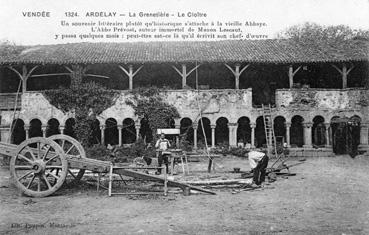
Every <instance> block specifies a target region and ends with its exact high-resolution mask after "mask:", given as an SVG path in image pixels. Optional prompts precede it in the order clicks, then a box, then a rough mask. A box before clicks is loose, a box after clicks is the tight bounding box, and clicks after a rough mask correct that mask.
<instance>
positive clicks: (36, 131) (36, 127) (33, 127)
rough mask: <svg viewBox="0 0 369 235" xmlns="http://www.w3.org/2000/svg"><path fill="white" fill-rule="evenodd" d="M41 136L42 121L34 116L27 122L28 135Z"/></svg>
mask: <svg viewBox="0 0 369 235" xmlns="http://www.w3.org/2000/svg"><path fill="white" fill-rule="evenodd" d="M37 136H41V137H42V136H43V133H42V122H41V121H40V120H39V119H37V118H35V119H32V120H31V121H30V122H29V137H30V138H32V137H37Z"/></svg>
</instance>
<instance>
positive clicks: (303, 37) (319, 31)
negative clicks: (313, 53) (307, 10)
mask: <svg viewBox="0 0 369 235" xmlns="http://www.w3.org/2000/svg"><path fill="white" fill-rule="evenodd" d="M278 37H279V38H289V39H292V40H294V41H296V42H300V43H308V44H310V43H316V42H320V43H321V42H328V43H329V42H331V43H336V42H345V41H347V40H350V39H358V38H362V39H367V40H368V39H369V31H368V30H356V29H352V28H350V27H349V26H346V25H335V26H321V25H319V24H316V23H309V22H307V23H305V24H302V25H295V26H292V27H290V28H288V29H286V30H285V31H283V32H281V33H280V34H279V35H278Z"/></svg>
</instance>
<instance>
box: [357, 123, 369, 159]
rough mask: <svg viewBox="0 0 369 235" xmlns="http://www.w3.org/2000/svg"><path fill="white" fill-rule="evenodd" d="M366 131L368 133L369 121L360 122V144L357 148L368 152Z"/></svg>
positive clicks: (368, 144) (368, 143)
mask: <svg viewBox="0 0 369 235" xmlns="http://www.w3.org/2000/svg"><path fill="white" fill-rule="evenodd" d="M368 133H369V123H368V122H362V123H360V144H359V146H358V149H359V150H360V151H366V152H369V141H368Z"/></svg>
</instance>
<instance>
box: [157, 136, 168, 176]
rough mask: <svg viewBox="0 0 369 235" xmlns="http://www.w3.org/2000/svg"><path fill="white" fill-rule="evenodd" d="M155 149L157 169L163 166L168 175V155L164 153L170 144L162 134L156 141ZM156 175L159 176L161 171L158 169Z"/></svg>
mask: <svg viewBox="0 0 369 235" xmlns="http://www.w3.org/2000/svg"><path fill="white" fill-rule="evenodd" d="M155 148H156V149H157V151H158V165H159V167H161V165H162V164H163V161H164V164H165V167H166V169H167V173H168V154H170V153H167V152H165V151H166V150H167V149H168V148H170V143H169V140H167V139H165V135H164V134H163V133H162V134H160V138H159V139H158V141H156V144H155ZM157 174H161V169H158V171H157Z"/></svg>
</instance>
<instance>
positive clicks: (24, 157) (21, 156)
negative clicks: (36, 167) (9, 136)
mask: <svg viewBox="0 0 369 235" xmlns="http://www.w3.org/2000/svg"><path fill="white" fill-rule="evenodd" d="M17 157H19V158H23V159H24V160H26V161H27V162H29V163H31V164H33V162H32V161H31V160H29V159H28V158H27V157H26V156H24V155H22V154H20V153H19V154H18V156H17Z"/></svg>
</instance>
